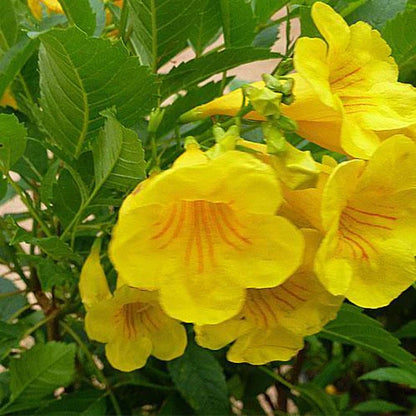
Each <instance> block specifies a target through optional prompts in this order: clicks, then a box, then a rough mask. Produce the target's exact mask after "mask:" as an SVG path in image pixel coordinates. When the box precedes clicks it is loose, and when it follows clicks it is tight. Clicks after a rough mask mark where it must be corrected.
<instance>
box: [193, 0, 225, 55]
mask: <svg viewBox="0 0 416 416" xmlns="http://www.w3.org/2000/svg"><path fill="white" fill-rule="evenodd" d="M220 29H221V8H220V2H219V0H202V1H201V7H200V10H199V13H198V15H197V21H196V22H195V24H194V25H192V26H191V28H190V30H189V35H188V36H189V40H190V42H191V45H192V48H193V49H194V51H195V53H196V56H200V55H201V54H202V52H203V51H204V49H205V48H206V47H207V46H208V45H210V44H211V43H212V42H213V41H214V39H215V38H216V37H217V35H219V33H220Z"/></svg>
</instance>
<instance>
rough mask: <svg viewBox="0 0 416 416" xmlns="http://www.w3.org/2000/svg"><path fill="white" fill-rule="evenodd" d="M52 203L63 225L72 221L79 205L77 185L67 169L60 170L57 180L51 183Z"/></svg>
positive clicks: (79, 197)
mask: <svg viewBox="0 0 416 416" xmlns="http://www.w3.org/2000/svg"><path fill="white" fill-rule="evenodd" d="M52 204H53V207H54V212H55V214H56V215H57V216H58V218H59V219H60V220H61V222H62V224H63V225H64V227H66V226H67V225H68V224H69V223H70V222H71V221H72V219H73V218H74V216H75V215H76V213H77V212H78V210H79V208H80V206H81V194H80V191H79V189H78V185H77V183H76V182H75V181H74V178H73V177H72V175H71V174H70V173H69V171H68V170H67V169H63V170H62V171H61V173H60V174H59V179H58V181H57V182H56V184H54V185H53V198H52Z"/></svg>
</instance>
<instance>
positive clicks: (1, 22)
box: [0, 0, 18, 52]
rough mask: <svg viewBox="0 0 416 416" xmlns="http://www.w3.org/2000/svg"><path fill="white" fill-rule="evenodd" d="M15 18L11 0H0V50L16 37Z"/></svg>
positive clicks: (7, 47) (5, 47) (3, 49)
mask: <svg viewBox="0 0 416 416" xmlns="http://www.w3.org/2000/svg"><path fill="white" fill-rule="evenodd" d="M17 31H18V25H17V18H16V13H15V11H14V7H13V2H12V0H1V1H0V50H2V51H3V52H5V51H6V50H7V49H9V48H10V46H12V45H14V43H15V42H16V38H17Z"/></svg>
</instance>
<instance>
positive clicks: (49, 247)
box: [10, 225, 81, 262]
mask: <svg viewBox="0 0 416 416" xmlns="http://www.w3.org/2000/svg"><path fill="white" fill-rule="evenodd" d="M14 227H15V235H14V236H13V239H12V240H11V241H10V244H11V245H13V244H16V243H21V242H25V243H28V244H34V245H37V246H38V247H39V248H40V249H41V250H42V251H43V252H44V253H45V254H46V255H48V256H49V257H50V258H52V259H54V260H57V261H68V260H74V261H76V262H80V261H81V257H80V256H79V254H78V253H74V252H73V251H72V249H71V248H70V247H69V245H68V244H66V243H64V242H63V241H62V240H60V239H59V237H57V236H52V237H43V238H37V237H34V236H33V235H32V234H31V233H28V232H27V231H26V230H24V229H23V228H21V227H19V226H18V225H15V226H14Z"/></svg>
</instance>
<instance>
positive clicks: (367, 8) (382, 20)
mask: <svg viewBox="0 0 416 416" xmlns="http://www.w3.org/2000/svg"><path fill="white" fill-rule="evenodd" d="M406 3H407V0H394V1H391V0H368V1H366V2H365V3H364V4H363V5H361V6H360V7H357V8H356V9H355V10H354V11H353V12H352V13H350V14H348V16H346V20H347V22H348V23H355V22H357V21H358V20H363V21H365V22H367V23H369V24H370V25H371V26H373V27H375V28H376V29H382V28H383V26H384V25H385V24H386V22H387V21H388V20H390V19H393V18H394V17H395V16H396V15H397V14H398V13H400V12H402V11H403V10H404V9H405V8H406Z"/></svg>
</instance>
